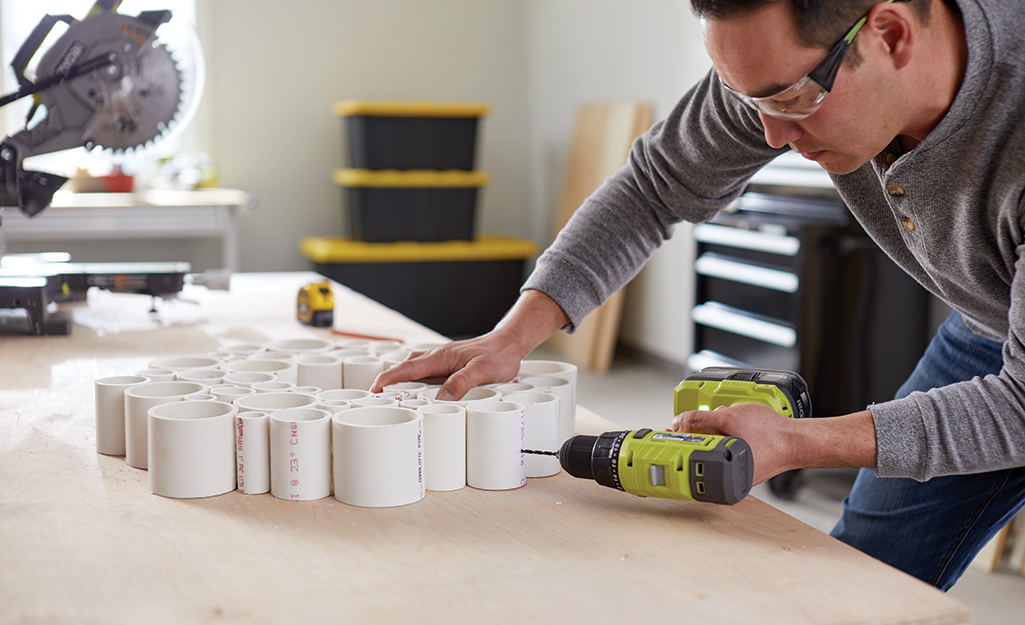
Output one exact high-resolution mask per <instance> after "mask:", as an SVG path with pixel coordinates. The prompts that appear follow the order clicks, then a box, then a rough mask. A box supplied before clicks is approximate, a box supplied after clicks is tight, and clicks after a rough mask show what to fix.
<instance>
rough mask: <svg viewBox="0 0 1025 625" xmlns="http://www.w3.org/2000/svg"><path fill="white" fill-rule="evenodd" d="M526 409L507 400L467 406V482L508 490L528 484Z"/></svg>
mask: <svg viewBox="0 0 1025 625" xmlns="http://www.w3.org/2000/svg"><path fill="white" fill-rule="evenodd" d="M525 418H526V410H525V409H524V407H523V406H522V405H521V404H516V403H513V402H508V401H486V402H471V403H470V404H468V405H467V406H466V483H467V484H468V485H470V486H473V487H474V488H481V489H484V490H509V489H513V488H519V487H520V486H523V485H524V484H526V483H527V471H526V463H525V459H524V454H523V449H524V442H525V427H526V424H525Z"/></svg>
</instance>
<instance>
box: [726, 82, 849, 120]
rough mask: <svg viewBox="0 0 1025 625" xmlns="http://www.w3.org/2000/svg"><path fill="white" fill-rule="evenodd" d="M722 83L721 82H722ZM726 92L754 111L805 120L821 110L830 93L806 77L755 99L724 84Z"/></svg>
mask: <svg viewBox="0 0 1025 625" xmlns="http://www.w3.org/2000/svg"><path fill="white" fill-rule="evenodd" d="M720 82H721V80H720ZM722 86H723V87H725V88H726V91H728V92H730V93H731V94H733V96H734V97H736V98H737V99H738V100H740V101H741V102H743V103H744V104H746V105H748V106H749V107H751V108H752V109H754V110H756V111H759V112H761V113H765V114H766V115H768V116H770V117H778V118H780V119H804V118H806V117H808V116H809V115H811V114H812V113H814V112H815V111H817V110H819V107H820V106H822V101H823V100H825V99H826V94H827V93H829V91H827V90H826V89H824V88H823V87H822V86H821V85H819V84H818V83H817V82H815V81H814V80H812V79H811V78H809V77H808V76H805V77H804V78H802V79H801V80H800V81H798V82H797V83H796V84H794V85H792V86H790V87H787V88H786V89H784V90H783V91H780V92H779V93H774V94H772V95H770V96H765V97H760V98H754V97H751V96H749V95H744V94H743V93H740V92H739V91H734V90H733V89H731V88H730V86H729V85H727V84H726V83H722Z"/></svg>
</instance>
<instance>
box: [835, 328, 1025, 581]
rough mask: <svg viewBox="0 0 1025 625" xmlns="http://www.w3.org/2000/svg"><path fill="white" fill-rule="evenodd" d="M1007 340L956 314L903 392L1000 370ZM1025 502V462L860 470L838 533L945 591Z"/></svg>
mask: <svg viewBox="0 0 1025 625" xmlns="http://www.w3.org/2000/svg"><path fill="white" fill-rule="evenodd" d="M1002 347H1003V346H1002V344H1001V343H998V342H995V341H990V340H987V339H984V338H982V337H980V336H978V335H977V334H974V333H973V332H972V331H971V330H969V329H968V328H967V327H966V326H965V324H964V320H963V319H962V318H961V315H960V314H958V313H956V312H955V313H954V314H952V315H951V316H950V317H949V318H947V320H946V321H945V322H943V325H942V326H941V327H940V329H939V331H938V332H937V333H936V337H935V338H933V340H932V342H931V343H930V344H929V347H928V348H927V349H926V350H925V354H924V355H923V356H922V359H921V360H920V361H919V362H918V365H917V366H916V367H915V370H914V371H912V372H911V376H910V377H909V378H908V379H907V381H906V382H905V383H904V385H903V386H901V387H900V389H899V390H898V391H897V395H896V397H897V398H901V397H904V396H906V395H909V394H910V393H911V392H912V391H927V390H929V389H930V388H934V387H939V386H945V385H948V384H952V383H954V382H959V381H962V380H970V379H971V378H973V377H975V376H985V375H987V374H997V373H999V372H1000V369H1001V367H1002V366H1003V356H1002ZM1023 505H1025V467H1022V468H1015V469H1008V470H1001V471H994V472H992V473H978V474H973V475H953V476H946V477H938V478H933V479H931V480H929V481H928V482H917V481H915V480H912V479H907V478H880V477H876V474H875V471H873V470H871V469H862V470H861V471H860V472H859V473H858V477H857V479H856V480H855V482H854V487H853V488H852V489H851V494H850V496H848V497H847V499H846V500H844V503H843V508H844V513H843V517H842V518H841V519H840V521H839V523H837V525H836V527H835V528H834V529H833V532H832V535H833V536H834V537H835V538H838V539H840V540H842V541H843V542H845V543H847V544H848V545H851V546H853V547H855V548H857V549H859V550H861V551H863V552H865V553H867V554H869V555H870V556H873V557H875V558H877V559H879V560H882V561H883V562H886V563H887V564H890V565H892V566H895V567H897V568H898V569H901V570H902V571H905V572H907V573H910V574H911V575H914V576H915V577H917V578H919V579H921V580H923V581H926V582H928V583H930V584H932V585H934V586H936V587H938V588H940V589H942V590H948V589H949V588H950V587H951V586H953V585H954V582H956V581H957V580H958V578H959V577H961V574H962V573H964V571H965V569H966V568H967V567H968V565H969V564H971V562H972V559H973V558H974V557H975V555H976V554H977V553H978V552H979V550H980V549H982V548H983V547H984V546H986V543H987V542H988V541H989V539H990V538H992V537H993V535H994V534H996V533H997V532H998V531H999V530H1000V528H1002V527H1003V526H1004V525H1006V524H1007V523H1008V522H1009V521H1010V520H1011V519H1012V518H1014V515H1015V514H1016V513H1017V512H1018V510H1020V509H1021V508H1022V506H1023Z"/></svg>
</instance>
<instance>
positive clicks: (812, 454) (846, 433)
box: [792, 410, 876, 468]
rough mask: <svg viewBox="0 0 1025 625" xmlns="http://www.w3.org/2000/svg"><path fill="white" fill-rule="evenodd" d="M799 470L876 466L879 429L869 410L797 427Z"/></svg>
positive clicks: (803, 422) (809, 421)
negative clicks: (877, 432) (876, 427)
mask: <svg viewBox="0 0 1025 625" xmlns="http://www.w3.org/2000/svg"><path fill="white" fill-rule="evenodd" d="M793 425H794V426H795V427H794V428H793V431H794V432H795V434H796V435H795V437H794V441H793V445H794V447H793V450H792V453H793V454H794V455H793V464H794V466H795V468H830V467H868V468H875V466H876V429H875V423H874V422H873V421H872V413H871V412H870V411H868V410H863V411H861V412H855V413H852V414H849V415H844V416H842V417H825V418H815V419H806V420H801V421H800V422H795V423H794V424H793Z"/></svg>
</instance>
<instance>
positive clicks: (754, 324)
mask: <svg viewBox="0 0 1025 625" xmlns="http://www.w3.org/2000/svg"><path fill="white" fill-rule="evenodd" d="M690 316H691V319H692V320H693V321H694V323H697V324H701V325H703V326H708V327H710V328H717V329H719V330H725V331H726V332H732V333H733V334H739V335H741V336H746V337H748V338H752V339H756V340H759V341H765V342H766V343H772V344H773V345H779V346H780V347H793V346H795V345H797V331H796V330H794V329H793V328H788V327H786V326H781V325H779V324H777V323H772V322H771V321H763V320H762V319H757V318H755V317H751V316H749V314H748V313H746V312H744V311H742V310H740V309H739V308H732V307H730V306H725V305H723V304H720V303H718V302H708V303H705V304H701V305H699V306H695V307H694V308H693V309H691V311H690Z"/></svg>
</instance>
